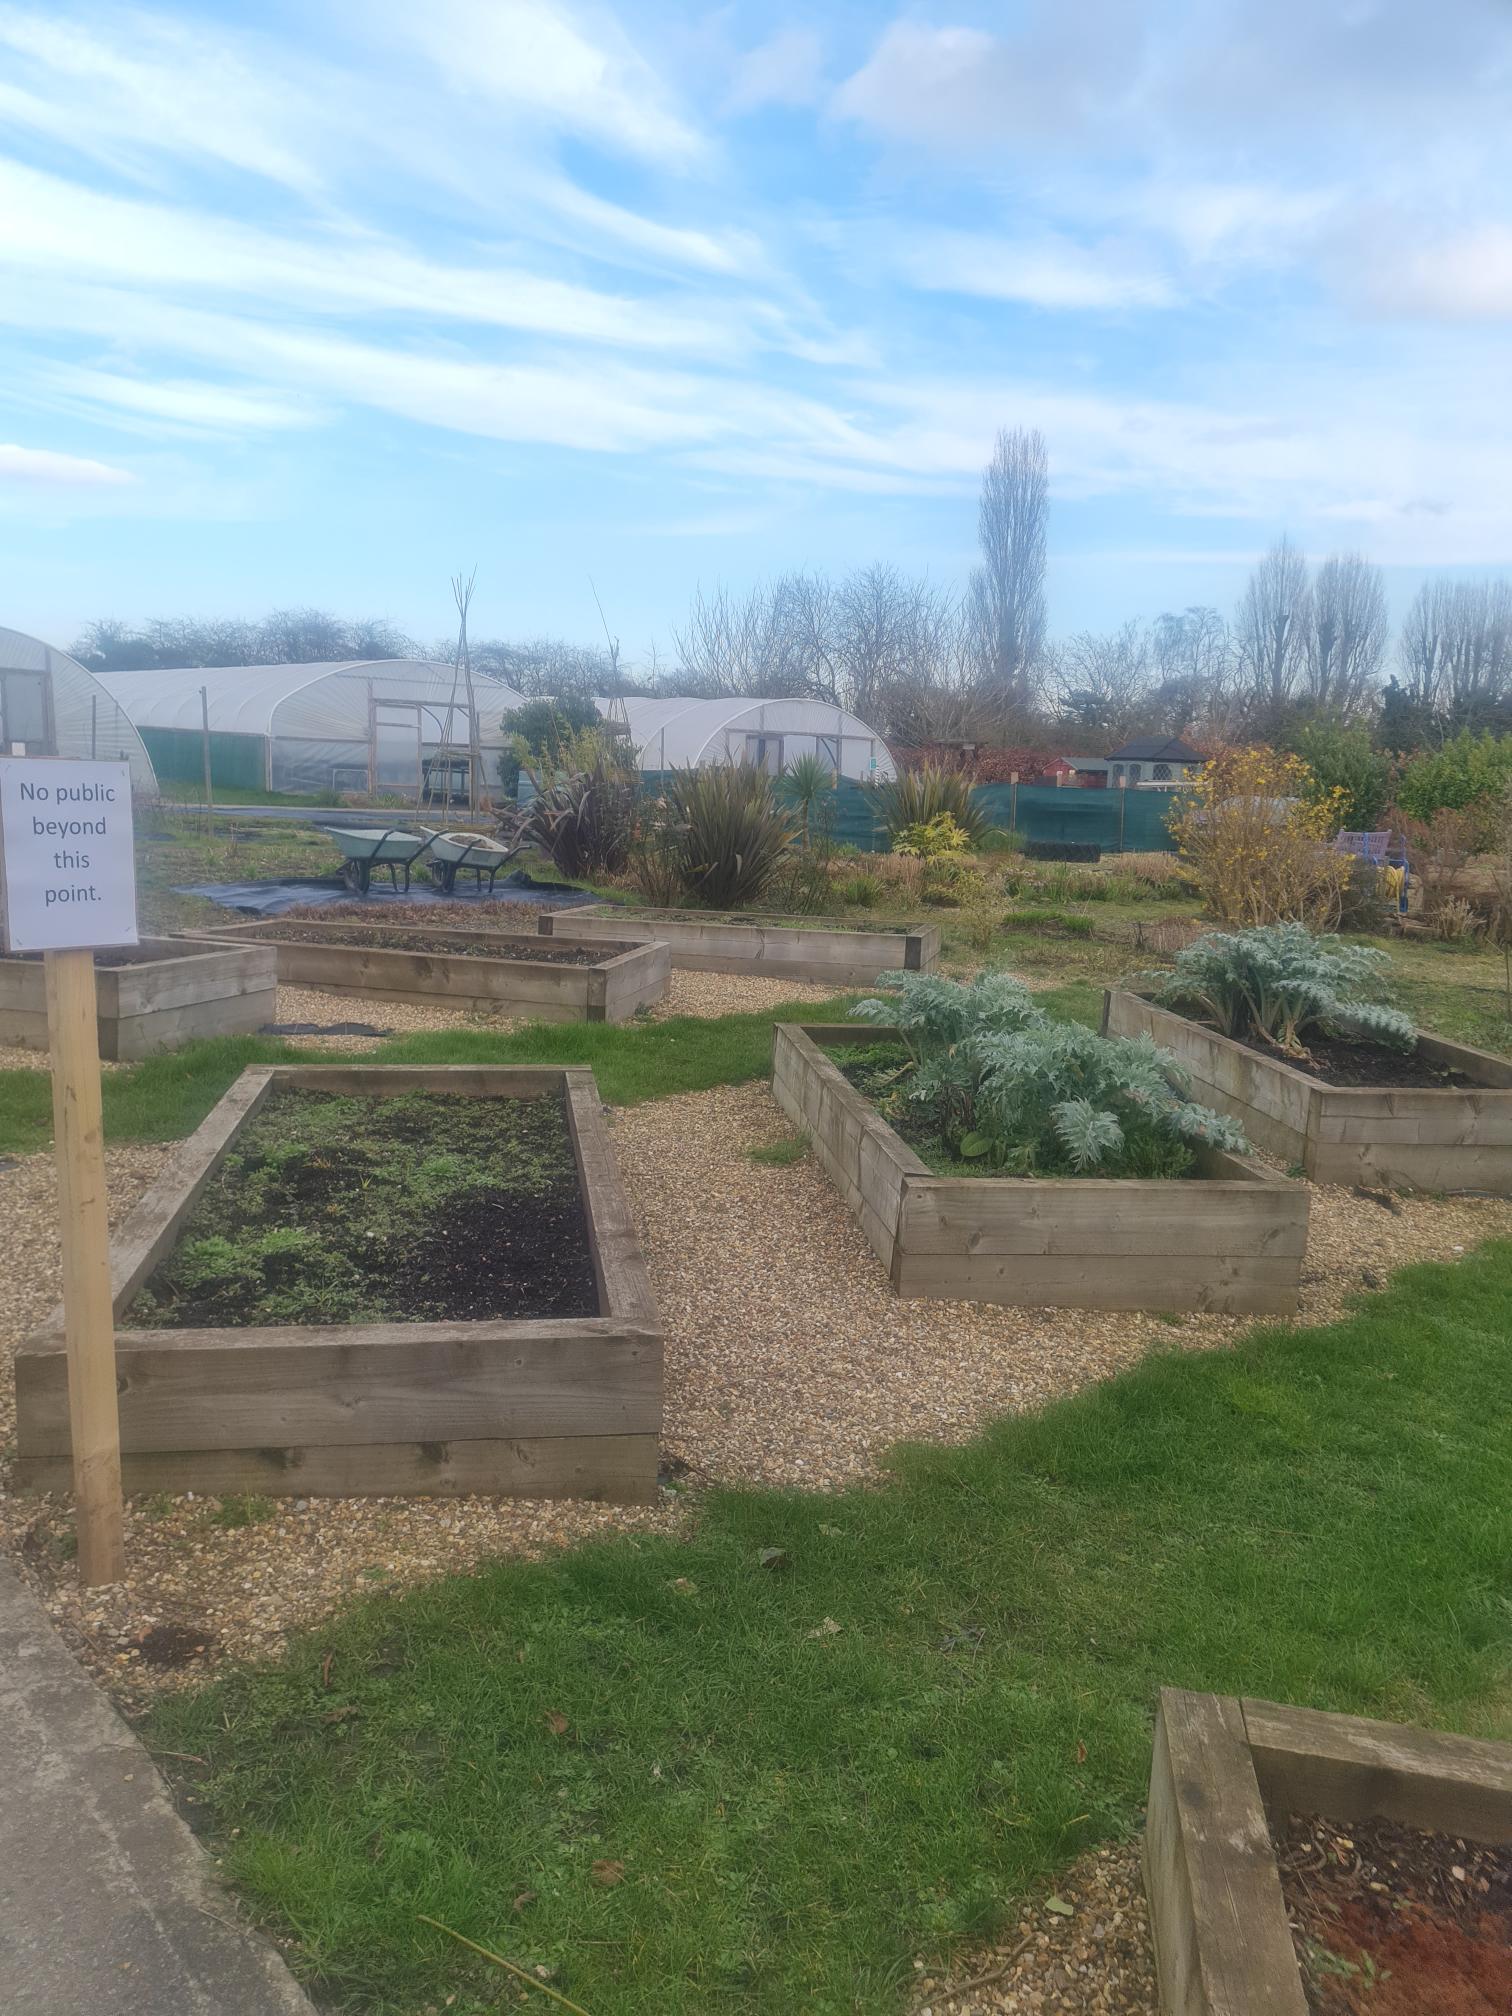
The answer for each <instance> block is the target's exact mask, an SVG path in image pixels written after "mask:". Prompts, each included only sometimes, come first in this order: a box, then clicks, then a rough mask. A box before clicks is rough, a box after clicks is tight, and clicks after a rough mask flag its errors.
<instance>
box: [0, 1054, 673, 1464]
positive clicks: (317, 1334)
mask: <svg viewBox="0 0 1512 2016" xmlns="http://www.w3.org/2000/svg"><path fill="white" fill-rule="evenodd" d="M307 1098H309V1099H310V1101H311V1103H310V1105H309V1106H308V1107H305V1108H303V1109H301V1107H300V1102H301V1101H302V1100H305V1099H307ZM333 1100H334V1101H338V1102H340V1104H339V1106H333V1105H332V1104H331V1102H332V1101H333ZM291 1102H292V1104H291ZM370 1102H371V1103H370ZM464 1102H465V1103H466V1105H467V1106H476V1107H478V1108H479V1111H478V1112H477V1113H472V1112H469V1111H466V1110H463V1108H464ZM485 1103H486V1104H487V1106H488V1107H489V1109H490V1110H489V1111H488V1112H487V1113H484V1112H483V1111H482V1110H481V1109H482V1107H483V1105H484V1104H485ZM527 1104H528V1105H530V1106H532V1107H533V1108H534V1109H535V1110H533V1111H531V1112H522V1111H519V1110H509V1111H507V1112H506V1111H504V1110H502V1109H504V1108H506V1107H507V1108H510V1109H519V1108H520V1107H521V1106H522V1105H527ZM364 1107H368V1108H369V1114H370V1117H365V1116H364V1113H363V1110H362V1109H363V1108H364ZM217 1241H218V1242H220V1243H219V1245H216V1244H215V1243H214V1242H217ZM111 1261H112V1288H113V1295H114V1307H115V1313H116V1321H117V1323H118V1325H119V1326H120V1328H119V1329H118V1332H117V1340H116V1344H117V1366H118V1383H119V1391H120V1418H121V1448H122V1461H123V1471H124V1476H125V1483H126V1488H127V1489H128V1490H132V1491H153V1490H168V1491H185V1490H195V1491H252V1492H265V1493H274V1494H283V1495H295V1494H297V1495H300V1496H308V1495H311V1494H324V1495H335V1496H372V1495H382V1494H392V1493H402V1494H405V1495H411V1494H413V1495H423V1494H465V1493H470V1492H489V1493H501V1494H505V1495H512V1496H522V1497H578V1498H603V1499H612V1500H616V1501H622V1502H635V1503H646V1502H649V1501H650V1500H651V1499H652V1498H653V1497H654V1494H655V1489H656V1465H657V1441H658V1434H659V1430H660V1424H661V1334H660V1328H659V1324H658V1320H657V1315H656V1309H655V1305H654V1303H653V1301H652V1298H651V1291H650V1286H649V1283H648V1280H647V1276H646V1270H645V1264H644V1261H643V1259H642V1257H641V1253H640V1248H639V1245H638V1243H637V1240H636V1237H635V1232H634V1228H633V1224H632V1221H631V1217H630V1211H629V1206H628V1203H627V1201H626V1199H625V1195H624V1191H623V1189H622V1187H621V1184H620V1179H619V1173H618V1170H617V1169H616V1167H615V1163H614V1158H613V1153H612V1150H611V1148H610V1146H609V1141H608V1136H607V1133H606V1130H605V1126H604V1120H603V1111H602V1107H601V1106H600V1103H599V1098H598V1093H597V1089H596V1087H595V1085H594V1081H593V1074H592V1072H591V1071H587V1070H578V1069H571V1070H559V1069H554V1068H545V1067H542V1068H533V1069H503V1068H493V1067H483V1068H474V1067H471V1066H438V1067H431V1068H416V1069H410V1068H393V1067H373V1068H363V1067H353V1066H339V1067H338V1066H332V1067H320V1066H299V1067H295V1066H277V1067H274V1068H272V1069H266V1068H264V1069H256V1070H251V1071H245V1072H243V1073H242V1075H241V1077H240V1078H239V1079H238V1080H237V1082H236V1084H235V1085H233V1086H232V1088H231V1090H230V1091H229V1092H228V1093H227V1094H226V1096H225V1097H224V1098H223V1099H222V1100H221V1101H220V1103H219V1105H218V1106H216V1107H215V1109H214V1110H213V1112H211V1114H210V1115H209V1116H208V1118H207V1119H206V1120H205V1121H204V1123H203V1124H202V1125H201V1126H200V1128H199V1129H198V1130H197V1132H196V1133H195V1134H193V1135H192V1136H191V1137H190V1138H189V1140H188V1141H186V1142H185V1143H184V1145H183V1147H182V1148H181V1149H180V1150H179V1152H178V1154H177V1155H176V1156H175V1157H174V1159H173V1161H172V1162H171V1163H170V1164H169V1165H168V1167H167V1169H166V1170H165V1171H164V1172H163V1174H162V1175H161V1176H160V1177H159V1178H158V1180H157V1182H156V1183H155V1184H154V1185H153V1186H152V1188H151V1189H150V1190H149V1191H148V1192H147V1194H146V1195H145V1196H144V1197H143V1198H142V1200H141V1202H140V1203H139V1204H138V1205H137V1207H136V1209H135V1210H134V1211H133V1212H132V1213H131V1214H130V1216H129V1217H128V1218H127V1220H126V1222H125V1224H124V1225H123V1226H122V1227H121V1229H120V1232H119V1233H118V1235H117V1237H116V1239H115V1241H114V1243H113V1246H112V1254H111ZM16 1401H17V1460H16V1464H15V1471H14V1479H15V1483H16V1484H17V1486H18V1487H20V1488H30V1489H35V1490H63V1489H66V1488H67V1487H68V1484H69V1481H70V1464H69V1432H68V1398H67V1364H66V1360H65V1355H64V1350H63V1332H62V1313H61V1311H54V1313H53V1315H52V1316H51V1317H50V1318H49V1320H48V1322H47V1324H46V1325H44V1326H43V1328H42V1329H41V1330H39V1331H37V1332H36V1333H35V1334H34V1335H33V1336H31V1337H29V1338H27V1339H26V1341H25V1342H24V1343H23V1344H22V1346H21V1347H20V1350H19V1351H18V1353H17V1360H16Z"/></svg>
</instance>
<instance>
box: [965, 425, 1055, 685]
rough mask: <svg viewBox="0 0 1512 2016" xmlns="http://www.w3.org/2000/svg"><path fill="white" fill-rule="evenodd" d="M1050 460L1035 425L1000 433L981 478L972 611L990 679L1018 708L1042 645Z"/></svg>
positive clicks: (988, 680) (1043, 438)
mask: <svg viewBox="0 0 1512 2016" xmlns="http://www.w3.org/2000/svg"><path fill="white" fill-rule="evenodd" d="M1049 515H1050V458H1049V453H1048V450H1047V449H1046V446H1045V437H1044V435H1043V434H1041V433H1040V431H1039V429H1038V428H1037V427H1033V428H1023V427H1016V428H1013V429H1011V430H1010V429H1009V428H1006V427H1005V428H1002V429H1000V430H999V433H998V437H997V442H996V444H995V446H994V448H993V451H992V460H991V461H990V462H989V463H988V464H987V467H986V470H985V471H984V472H983V476H982V495H981V502H980V504H979V506H978V509H977V536H978V539H979V540H980V543H981V548H982V564H981V566H980V567H978V568H976V569H975V570H974V571H973V573H972V576H971V592H970V600H971V610H972V615H973V618H974V626H975V631H976V639H977V648H978V649H979V651H980V652H981V656H982V669H983V674H984V677H985V679H986V680H987V682H988V683H989V684H990V685H992V686H994V687H996V688H997V690H998V691H999V692H1000V693H1002V694H1003V695H1004V697H1005V698H1012V699H1013V700H1015V701H1016V702H1017V703H1019V704H1020V705H1022V704H1024V703H1025V702H1026V701H1027V700H1028V699H1029V697H1030V690H1031V687H1030V681H1031V674H1032V673H1033V670H1034V668H1035V666H1036V665H1037V663H1038V661H1039V657H1040V651H1041V648H1042V646H1043V644H1044V640H1045V541H1046V527H1047V522H1048V519H1049Z"/></svg>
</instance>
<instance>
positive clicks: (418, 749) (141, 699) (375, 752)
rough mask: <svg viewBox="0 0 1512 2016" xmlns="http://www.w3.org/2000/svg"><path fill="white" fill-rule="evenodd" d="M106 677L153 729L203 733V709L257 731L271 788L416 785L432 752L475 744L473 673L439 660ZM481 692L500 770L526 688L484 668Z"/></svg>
mask: <svg viewBox="0 0 1512 2016" xmlns="http://www.w3.org/2000/svg"><path fill="white" fill-rule="evenodd" d="M106 677H107V680H108V684H109V687H110V690H111V691H112V692H113V693H115V694H117V695H118V696H119V698H120V701H121V705H122V706H123V707H124V708H125V709H126V712H127V713H128V714H129V715H130V717H131V719H132V721H133V722H134V723H135V725H136V726H137V727H138V728H140V729H143V730H146V731H148V732H149V734H152V733H158V734H165V735H166V734H169V733H171V732H172V731H175V730H177V731H180V732H184V731H188V732H192V733H195V734H198V733H199V732H200V731H201V728H202V726H203V725H204V721H203V717H202V708H204V709H208V726H209V730H210V733H211V735H212V737H216V738H219V737H223V736H233V735H235V736H245V737H250V738H255V740H256V742H257V743H259V744H260V745H262V747H261V751H260V755H259V768H260V772H261V774H260V776H259V778H258V782H260V783H262V784H264V785H266V786H267V788H268V789H270V790H274V791H309V790H317V791H324V790H329V789H331V788H333V787H336V788H341V787H350V786H354V785H355V786H362V785H365V784H366V783H367V782H368V781H369V778H370V776H371V778H372V779H373V781H375V782H376V783H377V784H378V785H379V786H393V787H396V788H401V789H408V788H410V787H412V786H413V785H414V784H415V783H416V780H417V777H418V775H419V770H420V766H421V764H422V763H423V761H424V760H425V758H426V757H428V756H431V755H433V754H434V753H435V751H436V750H438V749H441V748H451V749H458V750H464V751H465V750H466V749H467V747H468V745H469V739H470V722H469V719H468V707H467V685H466V681H465V679H464V678H463V676H462V674H461V672H460V671H459V670H458V669H457V668H456V667H455V666H454V665H451V664H449V663H445V662H443V661H441V660H438V659H428V658H370V659H354V660H350V661H347V662H343V663H338V664H313V665H195V666H185V667H176V668H174V669H172V670H168V671H148V672H112V673H109V674H108V675H106ZM201 689H203V693H204V699H203V701H202V700H201ZM473 701H474V706H475V708H476V712H477V727H478V741H479V745H480V747H481V749H482V751H483V756H484V764H485V768H487V769H490V770H491V769H492V768H493V760H492V759H496V758H497V756H498V754H499V752H500V751H502V749H503V747H504V742H505V731H504V729H503V727H502V725H501V720H502V717H503V716H504V715H505V714H507V713H509V712H511V711H512V710H513V709H514V708H516V707H519V706H522V705H523V704H524V700H523V695H521V694H519V693H517V692H516V691H515V690H514V688H513V687H512V686H504V685H501V684H500V683H499V682H498V681H497V680H494V679H487V678H482V677H476V676H475V677H474V680H473ZM216 754H217V757H218V758H219V757H220V756H221V755H222V748H218V749H217V751H216Z"/></svg>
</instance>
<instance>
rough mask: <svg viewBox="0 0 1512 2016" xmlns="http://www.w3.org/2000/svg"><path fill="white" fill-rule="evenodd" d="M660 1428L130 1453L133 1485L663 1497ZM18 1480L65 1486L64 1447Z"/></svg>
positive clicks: (274, 1491)
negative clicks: (503, 1438) (658, 1470)
mask: <svg viewBox="0 0 1512 2016" xmlns="http://www.w3.org/2000/svg"><path fill="white" fill-rule="evenodd" d="M656 1465H657V1439H656V1437H655V1436H654V1435H591V1436H555V1437H546V1438H543V1439H535V1438H526V1439H524V1440H517V1441H471V1442H451V1443H434V1442H390V1443H382V1444H378V1445H376V1446H374V1445H367V1446H364V1445H363V1444H361V1443H338V1444H336V1445H335V1446H333V1447H329V1448H301V1449H276V1448H262V1449H204V1450H170V1451H163V1452H156V1453H138V1454H132V1455H128V1456H126V1457H124V1458H123V1459H122V1469H123V1476H124V1480H125V1485H126V1488H127V1490H128V1491H141V1492H145V1491H154V1492H156V1491H175V1492H177V1491H204V1492H216V1493H220V1492H228V1491H247V1492H257V1493H259V1494H261V1495H263V1496H267V1497H275V1498H293V1497H299V1498H319V1497H327V1498H331V1497H335V1498H380V1497H406V1498H409V1497H448V1498H449V1497H472V1496H474V1495H475V1494H480V1493H481V1494H488V1495H497V1496H501V1497H511V1498H585V1499H590V1500H594V1501H597V1502H600V1503H603V1504H610V1505H651V1504H654V1503H655V1502H656V1498H657V1483H656ZM13 1480H14V1483H15V1485H16V1488H17V1489H20V1490H26V1491H66V1490H67V1489H68V1486H69V1475H68V1462H67V1459H66V1458H65V1457H57V1456H35V1457H33V1456H25V1457H18V1458H17V1459H16V1461H15V1464H14V1466H13Z"/></svg>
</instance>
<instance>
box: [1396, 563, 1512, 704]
mask: <svg viewBox="0 0 1512 2016" xmlns="http://www.w3.org/2000/svg"><path fill="white" fill-rule="evenodd" d="M1397 652H1398V658H1399V661H1400V664H1401V668H1402V673H1403V681H1404V684H1405V686H1406V689H1407V694H1408V697H1409V699H1410V700H1411V701H1412V702H1413V703H1415V704H1416V705H1417V706H1418V707H1419V708H1422V709H1425V710H1427V711H1428V712H1431V713H1435V714H1439V715H1441V716H1443V717H1444V718H1445V720H1446V722H1447V723H1448V724H1449V725H1451V726H1453V727H1456V728H1459V727H1475V726H1476V725H1477V724H1478V723H1480V722H1482V721H1484V720H1485V718H1486V717H1487V716H1488V715H1489V714H1490V713H1491V712H1492V710H1493V709H1495V708H1497V707H1498V706H1499V705H1500V704H1501V703H1502V702H1503V701H1504V700H1506V699H1507V698H1508V696H1509V694H1512V581H1505V580H1499V581H1443V580H1438V581H1425V582H1424V583H1423V585H1422V587H1421V588H1420V589H1419V590H1418V592H1417V594H1416V595H1415V596H1414V597H1413V600H1412V606H1411V607H1410V608H1409V609H1408V611H1407V620H1406V622H1405V623H1404V624H1403V625H1402V635H1401V639H1400V642H1399V644H1398V647H1397Z"/></svg>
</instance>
